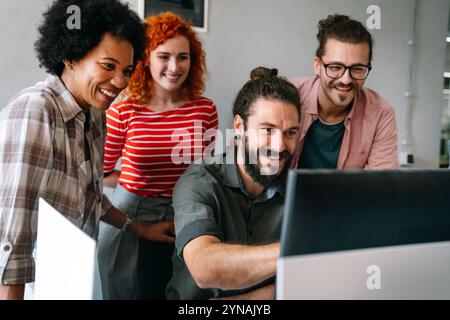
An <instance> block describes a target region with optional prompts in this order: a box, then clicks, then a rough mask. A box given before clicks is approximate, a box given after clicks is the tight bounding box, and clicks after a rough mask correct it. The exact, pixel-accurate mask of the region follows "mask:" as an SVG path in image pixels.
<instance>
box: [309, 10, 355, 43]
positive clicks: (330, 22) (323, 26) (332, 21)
mask: <svg viewBox="0 0 450 320" xmlns="http://www.w3.org/2000/svg"><path fill="white" fill-rule="evenodd" d="M350 20H351V19H350V17H349V16H346V15H343V14H333V15H329V16H328V17H326V18H325V19H322V20H320V21H319V25H318V30H319V33H318V34H317V38H318V39H320V37H322V36H323V34H324V33H325V31H326V30H327V29H329V28H331V27H332V26H334V25H336V24H339V23H341V22H344V21H350Z"/></svg>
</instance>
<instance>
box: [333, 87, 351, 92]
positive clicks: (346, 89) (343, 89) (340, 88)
mask: <svg viewBox="0 0 450 320" xmlns="http://www.w3.org/2000/svg"><path fill="white" fill-rule="evenodd" d="M336 89H338V90H341V91H350V90H351V89H352V88H347V87H345V88H344V87H336Z"/></svg>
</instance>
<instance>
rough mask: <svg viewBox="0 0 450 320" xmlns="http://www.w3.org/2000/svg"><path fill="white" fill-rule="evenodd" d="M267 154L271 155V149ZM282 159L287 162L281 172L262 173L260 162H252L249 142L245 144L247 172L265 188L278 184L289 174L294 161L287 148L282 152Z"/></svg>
mask: <svg viewBox="0 0 450 320" xmlns="http://www.w3.org/2000/svg"><path fill="white" fill-rule="evenodd" d="M267 154H268V155H270V150H268V152H267ZM258 157H259V156H258ZM282 159H286V163H285V165H284V168H283V170H281V172H280V173H279V174H272V175H265V174H261V169H260V168H259V166H258V164H251V163H250V151H249V148H248V146H247V144H246V145H245V163H244V167H245V172H247V174H248V175H249V176H250V177H251V178H252V180H253V181H254V182H256V183H259V184H260V185H261V186H263V187H264V189H267V188H268V187H271V186H276V185H277V184H278V182H279V181H280V179H281V178H282V177H283V176H284V175H286V174H287V171H289V167H290V164H291V162H292V155H291V154H289V153H288V152H287V151H286V150H285V151H283V152H282V153H281V154H280V160H282Z"/></svg>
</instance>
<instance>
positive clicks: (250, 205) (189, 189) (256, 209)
mask: <svg viewBox="0 0 450 320" xmlns="http://www.w3.org/2000/svg"><path fill="white" fill-rule="evenodd" d="M216 159H217V160H218V161H219V162H218V163H216V164H213V165H191V166H190V167H189V168H188V169H187V170H186V172H185V173H184V174H183V175H182V176H181V178H180V180H179V181H178V183H177V184H176V186H175V189H174V197H173V207H174V210H175V230H176V236H177V238H176V242H175V245H176V249H177V252H178V255H174V257H173V259H172V261H173V262H174V274H173V277H172V279H171V280H170V282H169V284H168V287H167V290H166V294H167V296H168V298H169V299H208V298H212V297H223V296H231V295H237V294H241V293H245V292H248V291H251V290H253V289H255V288H257V287H261V286H263V285H264V284H266V282H265V283H262V284H259V285H258V286H256V287H253V288H249V289H248V290H236V291H222V290H219V289H200V288H199V287H197V285H196V284H195V282H194V280H193V278H192V276H191V274H190V272H189V270H188V268H187V267H186V265H185V263H184V261H183V259H182V253H183V249H184V246H185V245H186V244H187V243H188V242H189V241H191V240H193V239H195V238H197V237H199V236H202V235H212V236H215V237H217V238H219V239H221V240H222V241H224V242H227V243H239V244H263V243H264V244H266V243H271V242H276V241H279V239H280V231H281V221H282V214H283V205H284V186H285V181H286V179H285V178H286V177H283V179H280V184H279V185H278V186H276V187H272V188H269V189H267V190H266V191H265V192H263V193H262V194H260V195H259V196H258V197H257V198H252V197H251V196H249V195H248V194H247V192H246V191H245V189H244V188H243V186H242V183H241V181H240V175H239V173H238V168H237V166H236V164H226V163H225V161H226V156H223V155H220V156H217V157H216ZM220 163H223V164H220Z"/></svg>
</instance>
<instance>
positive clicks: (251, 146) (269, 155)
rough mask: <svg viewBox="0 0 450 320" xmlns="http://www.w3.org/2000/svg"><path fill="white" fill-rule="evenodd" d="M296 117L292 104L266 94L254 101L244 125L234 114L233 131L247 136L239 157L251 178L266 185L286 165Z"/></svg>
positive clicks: (292, 145)
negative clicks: (242, 152)
mask: <svg viewBox="0 0 450 320" xmlns="http://www.w3.org/2000/svg"><path fill="white" fill-rule="evenodd" d="M299 121H300V120H299V114H298V111H297V109H296V107H295V106H294V105H291V104H289V103H287V102H283V101H277V100H267V99H265V98H259V99H258V100H256V101H255V103H254V104H253V106H252V111H251V114H250V115H249V117H248V119H247V124H246V125H244V123H243V121H242V119H241V118H240V116H236V117H235V120H234V127H235V132H236V133H237V134H239V135H240V136H242V137H244V136H245V138H246V139H245V155H240V157H241V158H245V165H244V166H245V171H246V172H247V174H249V175H250V176H251V177H252V179H253V181H255V182H258V183H260V184H261V185H263V186H265V187H267V186H268V185H270V183H271V182H272V181H273V180H274V179H276V177H278V176H279V175H280V174H281V173H282V171H283V169H284V168H285V167H286V166H288V165H289V162H290V159H291V158H292V154H293V153H294V149H295V146H296V142H297V138H298V132H299ZM252 158H253V159H252ZM252 160H253V161H252Z"/></svg>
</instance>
